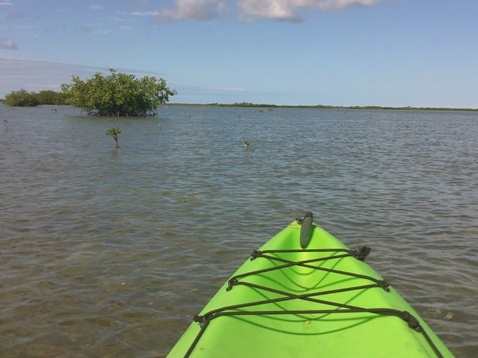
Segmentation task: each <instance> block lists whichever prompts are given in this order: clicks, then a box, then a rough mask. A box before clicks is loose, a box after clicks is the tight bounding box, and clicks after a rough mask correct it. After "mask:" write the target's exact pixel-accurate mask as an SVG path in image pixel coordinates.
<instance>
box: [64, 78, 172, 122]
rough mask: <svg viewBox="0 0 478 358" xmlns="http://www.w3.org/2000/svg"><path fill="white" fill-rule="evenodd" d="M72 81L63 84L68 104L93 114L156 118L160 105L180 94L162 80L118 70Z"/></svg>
mask: <svg viewBox="0 0 478 358" xmlns="http://www.w3.org/2000/svg"><path fill="white" fill-rule="evenodd" d="M72 81H73V83H71V84H62V85H61V89H62V91H63V93H65V95H66V101H67V103H68V104H70V105H72V106H75V107H79V108H81V109H83V110H85V111H86V112H87V113H88V114H89V115H98V116H125V117H126V116H135V117H146V116H154V115H156V110H157V108H158V106H159V105H160V104H163V103H167V102H168V101H169V96H173V95H175V94H176V91H175V90H172V89H170V88H168V87H167V85H166V81H165V80H164V79H162V78H159V79H158V78H156V77H149V76H145V77H143V78H136V77H135V76H134V75H131V74H125V73H118V72H116V71H115V70H110V74H109V75H108V76H103V75H102V74H101V73H96V74H95V75H94V76H93V77H92V78H90V79H88V80H86V81H83V80H81V79H80V78H79V77H78V76H72Z"/></svg>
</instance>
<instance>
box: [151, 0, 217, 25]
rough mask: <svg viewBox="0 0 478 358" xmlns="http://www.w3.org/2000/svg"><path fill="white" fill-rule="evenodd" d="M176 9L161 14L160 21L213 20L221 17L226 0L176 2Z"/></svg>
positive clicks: (163, 11)
mask: <svg viewBox="0 0 478 358" xmlns="http://www.w3.org/2000/svg"><path fill="white" fill-rule="evenodd" d="M174 2H175V4H176V7H175V8H174V9H172V10H171V9H165V10H162V11H160V12H159V14H158V17H159V18H160V19H172V20H203V21H204V20H211V19H213V18H216V17H219V16H220V15H221V14H222V13H223V11H224V7H225V2H226V1H225V0H175V1H174Z"/></svg>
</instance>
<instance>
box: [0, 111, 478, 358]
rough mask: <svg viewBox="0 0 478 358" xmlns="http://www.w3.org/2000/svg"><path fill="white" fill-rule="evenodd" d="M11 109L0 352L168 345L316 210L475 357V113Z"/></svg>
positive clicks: (128, 351)
mask: <svg viewBox="0 0 478 358" xmlns="http://www.w3.org/2000/svg"><path fill="white" fill-rule="evenodd" d="M0 119H6V120H8V123H4V121H3V120H2V121H0V175H1V176H0V209H1V211H0V212H1V216H0V228H1V231H0V347H1V350H2V357H60V356H62V357H132V356H141V357H158V356H159V357H161V356H164V355H166V354H167V352H168V351H169V349H170V348H171V347H172V345H173V344H174V343H175V342H176V340H177V339H178V337H179V336H180V335H181V333H182V331H183V330H184V329H185V328H186V327H187V325H188V324H189V323H190V322H191V319H192V316H194V315H195V314H196V313H198V312H199V310H200V309H201V308H202V307H203V305H204V304H205V303H206V302H207V301H208V300H209V299H210V298H211V297H212V295H213V294H214V292H215V291H216V290H217V289H218V287H219V286H220V285H221V284H222V283H223V282H224V281H225V280H226V279H227V277H228V276H229V275H230V274H232V272H233V271H234V270H235V269H236V268H237V267H238V266H239V264H240V263H242V262H243V261H244V260H245V259H246V258H247V257H248V255H249V253H250V251H251V250H252V249H255V248H257V247H258V246H260V245H261V244H262V243H263V242H265V241H266V240H267V239H269V238H270V237H271V236H272V235H274V234H275V233H276V232H277V231H279V230H280V229H281V228H282V227H283V226H285V225H287V224H288V223H289V222H290V221H291V220H293V219H294V217H296V216H297V215H299V214H301V213H303V211H304V210H311V211H313V212H314V214H315V221H316V222H317V223H320V224H321V225H322V226H324V227H325V228H326V229H328V230H329V231H330V232H332V233H333V234H335V235H336V236H337V237H338V238H340V239H341V240H342V241H344V242H345V243H346V244H347V245H349V246H351V247H356V246H359V245H361V244H367V245H369V246H371V247H372V249H373V251H372V254H371V255H370V256H369V258H368V262H369V263H370V264H372V265H373V266H374V267H375V268H376V269H377V270H378V271H379V272H380V273H381V274H382V275H383V276H384V277H385V278H386V279H387V280H389V281H390V282H392V284H393V285H394V286H395V287H396V288H397V289H398V290H399V291H400V292H401V293H402V295H403V296H404V297H405V298H406V299H407V300H408V301H409V302H410V303H411V304H412V306H414V308H416V309H417V310H418V311H419V312H420V314H421V315H422V316H423V317H424V318H425V320H426V321H427V322H428V323H429V325H430V326H431V327H432V328H433V329H434V330H435V331H436V332H437V333H438V334H439V336H440V337H441V338H442V340H443V341H444V342H445V343H446V344H447V345H448V346H449V347H450V349H451V350H452V351H453V352H454V353H455V354H456V355H457V356H460V357H475V356H478V344H477V342H478V314H477V312H478V303H477V298H478V278H477V267H478V266H477V264H478V244H477V233H478V161H477V159H478V146H477V145H476V138H478V113H476V112H438V111H436V112H434V111H416V112H414V111H365V110H359V111H353V110H319V109H278V108H275V109H257V108H209V107H180V106H169V107H163V108H161V110H160V113H159V117H158V118H148V119H142V118H129V119H124V118H120V119H118V118H115V119H111V118H90V117H86V116H82V115H81V113H80V112H79V110H77V109H74V108H70V107H60V108H58V109H57V108H56V107H48V106H44V107H39V108H33V109H31V108H10V107H4V106H2V107H0ZM113 126H119V127H120V128H121V129H122V131H123V133H122V134H121V135H120V138H119V141H120V146H121V148H120V149H119V150H116V149H115V148H114V142H113V140H112V139H111V138H110V137H108V136H106V135H105V132H106V130H107V129H108V128H111V127H113ZM245 140H247V141H249V142H250V143H251V146H250V147H249V148H245V147H244V145H243V141H245Z"/></svg>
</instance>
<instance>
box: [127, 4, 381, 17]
mask: <svg viewBox="0 0 478 358" xmlns="http://www.w3.org/2000/svg"><path fill="white" fill-rule="evenodd" d="M381 1H383V0H236V1H227V0H174V3H175V6H174V8H168V9H164V10H161V11H159V12H158V13H157V16H158V18H159V19H169V20H200V21H207V20H212V19H213V18H216V17H219V16H220V15H222V14H223V13H224V12H225V8H226V2H227V3H228V4H230V3H235V4H236V5H237V8H238V11H239V18H240V19H241V20H243V21H254V20H258V19H269V20H279V21H300V20H301V16H300V13H299V12H300V11H301V10H309V11H313V10H326V11H330V10H341V9H344V8H346V7H349V6H353V5H358V6H372V5H376V4H378V3H380V2H381ZM228 6H229V5H228ZM130 14H131V15H140V14H144V15H152V13H151V12H146V13H141V12H131V13H130Z"/></svg>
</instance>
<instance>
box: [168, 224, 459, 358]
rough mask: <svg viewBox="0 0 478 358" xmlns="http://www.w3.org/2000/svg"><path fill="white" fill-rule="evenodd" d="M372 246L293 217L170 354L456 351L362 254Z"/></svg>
mask: <svg viewBox="0 0 478 358" xmlns="http://www.w3.org/2000/svg"><path fill="white" fill-rule="evenodd" d="M306 218H307V217H306ZM304 221H305V220H304ZM301 229H302V230H301ZM307 231H309V232H307ZM301 232H302V234H301ZM304 232H306V234H305V236H307V237H304ZM369 251H370V249H368V248H366V247H362V248H359V249H357V250H350V249H348V248H347V247H346V246H345V245H344V244H342V243H341V242H340V241H339V240H337V239H336V238H335V237H333V236H332V235H331V234H329V233H328V232H327V231H325V230H324V229H322V228H320V227H318V226H316V225H313V224H312V223H310V225H306V224H305V223H304V228H302V227H301V222H293V223H292V224H290V225H289V226H288V227H286V228H285V229H284V230H282V231H281V232H280V233H279V234H277V235H276V236H274V237H273V238H272V239H271V240H269V241H268V242H267V243H266V244H265V245H263V246H262V247H261V248H260V249H259V250H256V251H254V252H253V253H252V255H251V258H250V259H249V260H247V261H246V262H245V263H244V264H243V265H242V266H241V267H240V268H239V269H238V270H237V271H236V273H235V274H234V275H233V276H232V277H231V278H230V279H229V280H228V281H227V282H226V283H225V284H224V285H223V287H222V288H221V289H220V290H219V291H218V293H217V294H216V295H215V296H214V297H213V299H211V301H210V302H209V303H208V304H207V305H206V307H205V308H204V309H203V310H202V311H201V312H200V314H199V315H198V316H196V317H195V318H194V322H193V323H192V324H191V325H190V326H189V328H188V329H187V330H186V332H185V333H184V335H183V336H182V337H181V339H180V340H179V341H178V343H177V344H176V346H175V347H174V348H173V350H172V351H171V352H170V354H169V357H188V356H191V357H225V356H227V357H235V356H237V357H245V356H262V357H291V356H294V357H311V356H325V357H345V356H351V355H353V356H356V357H360V356H364V357H366V356H367V357H372V356H373V357H402V356H404V355H405V356H407V357H451V356H452V355H451V353H450V352H449V351H448V349H447V348H446V347H445V346H444V344H443V343H442V342H441V341H440V340H439V339H438V337H437V336H436V335H435V334H434V332H433V331H432V330H431V329H430V328H429V327H428V326H427V325H426V323H425V322H424V321H423V320H422V319H421V318H420V317H419V315H418V314H417V313H416V312H415V311H414V310H413V309H412V308H411V307H410V306H409V305H408V303H407V302H405V301H404V300H403V298H402V297H401V296H400V295H399V294H398V293H397V292H396V291H395V290H394V289H393V288H392V287H391V286H390V285H389V284H388V283H387V282H386V281H385V280H384V279H383V278H382V277H381V276H380V275H379V274H378V273H377V272H376V271H374V270H373V269H372V268H371V267H370V266H369V265H368V264H366V263H365V262H363V260H364V259H365V256H366V255H367V254H368V252H369Z"/></svg>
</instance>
